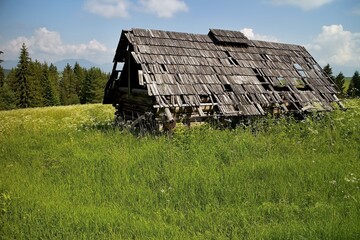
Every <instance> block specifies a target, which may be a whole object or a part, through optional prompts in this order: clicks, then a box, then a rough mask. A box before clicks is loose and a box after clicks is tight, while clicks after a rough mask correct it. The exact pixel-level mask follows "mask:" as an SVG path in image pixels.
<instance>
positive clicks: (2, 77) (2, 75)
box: [0, 51, 5, 88]
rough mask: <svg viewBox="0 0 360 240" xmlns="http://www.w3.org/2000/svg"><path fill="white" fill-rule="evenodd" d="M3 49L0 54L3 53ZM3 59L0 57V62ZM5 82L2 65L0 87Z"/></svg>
mask: <svg viewBox="0 0 360 240" xmlns="http://www.w3.org/2000/svg"><path fill="white" fill-rule="evenodd" d="M3 53H4V52H3V51H0V54H3ZM2 62H3V60H2V59H0V63H2ZM4 82H5V72H4V69H3V67H2V66H0V88H1V87H2V86H3V85H4Z"/></svg>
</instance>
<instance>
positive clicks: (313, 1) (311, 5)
mask: <svg viewBox="0 0 360 240" xmlns="http://www.w3.org/2000/svg"><path fill="white" fill-rule="evenodd" d="M270 1H271V3H273V4H275V5H292V6H296V7H300V8H302V9H303V10H311V9H315V8H318V7H321V6H323V5H325V4H328V3H330V2H332V1H333V0H270Z"/></svg>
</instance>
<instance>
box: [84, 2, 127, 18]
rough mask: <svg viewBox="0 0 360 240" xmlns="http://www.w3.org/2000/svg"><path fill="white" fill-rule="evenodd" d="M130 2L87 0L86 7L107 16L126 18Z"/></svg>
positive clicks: (90, 10) (92, 11)
mask: <svg viewBox="0 0 360 240" xmlns="http://www.w3.org/2000/svg"><path fill="white" fill-rule="evenodd" d="M129 7H130V3H129V2H128V1H127V0H86V2H85V9H86V10H88V11H89V12H91V13H95V14H98V15H100V16H103V17H106V18H126V17H128V16H129V12H128V9H129Z"/></svg>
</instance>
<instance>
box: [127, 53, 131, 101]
mask: <svg viewBox="0 0 360 240" xmlns="http://www.w3.org/2000/svg"><path fill="white" fill-rule="evenodd" d="M130 56H131V53H130V49H128V52H127V64H128V68H127V70H128V76H127V81H128V98H130V94H131V89H130V80H131V79H130V70H131V68H130Z"/></svg>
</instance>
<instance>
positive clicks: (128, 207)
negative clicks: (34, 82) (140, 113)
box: [0, 99, 360, 239]
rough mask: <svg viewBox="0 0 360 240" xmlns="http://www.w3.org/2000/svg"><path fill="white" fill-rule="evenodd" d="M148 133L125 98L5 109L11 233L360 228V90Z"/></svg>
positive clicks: (314, 234)
mask: <svg viewBox="0 0 360 240" xmlns="http://www.w3.org/2000/svg"><path fill="white" fill-rule="evenodd" d="M345 105H346V106H347V107H348V110H347V111H340V110H339V111H335V112H333V113H329V114H324V115H323V116H321V117H314V118H311V117H309V118H307V119H305V120H303V121H300V122H296V121H294V120H292V119H271V118H267V119H262V120H259V121H257V122H254V124H253V125H251V126H247V127H245V126H243V127H239V128H237V129H234V130H218V129H214V128H212V127H211V126H209V125H202V126H197V127H193V128H191V129H186V128H181V127H179V128H177V130H176V131H175V132H174V133H173V134H172V135H171V136H169V135H160V136H150V135H147V136H143V137H137V136H134V135H132V134H131V133H129V132H127V131H120V130H119V129H117V128H115V127H114V126H113V124H112V122H113V112H114V110H113V108H112V107H111V106H107V105H100V104H93V105H74V106H67V107H48V108H37V109H36V108H35V109H22V110H12V111H2V112H0V239H360V227H359V226H360V189H359V187H360V127H359V126H360V125H359V122H360V100H359V99H358V100H347V101H346V102H345Z"/></svg>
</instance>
